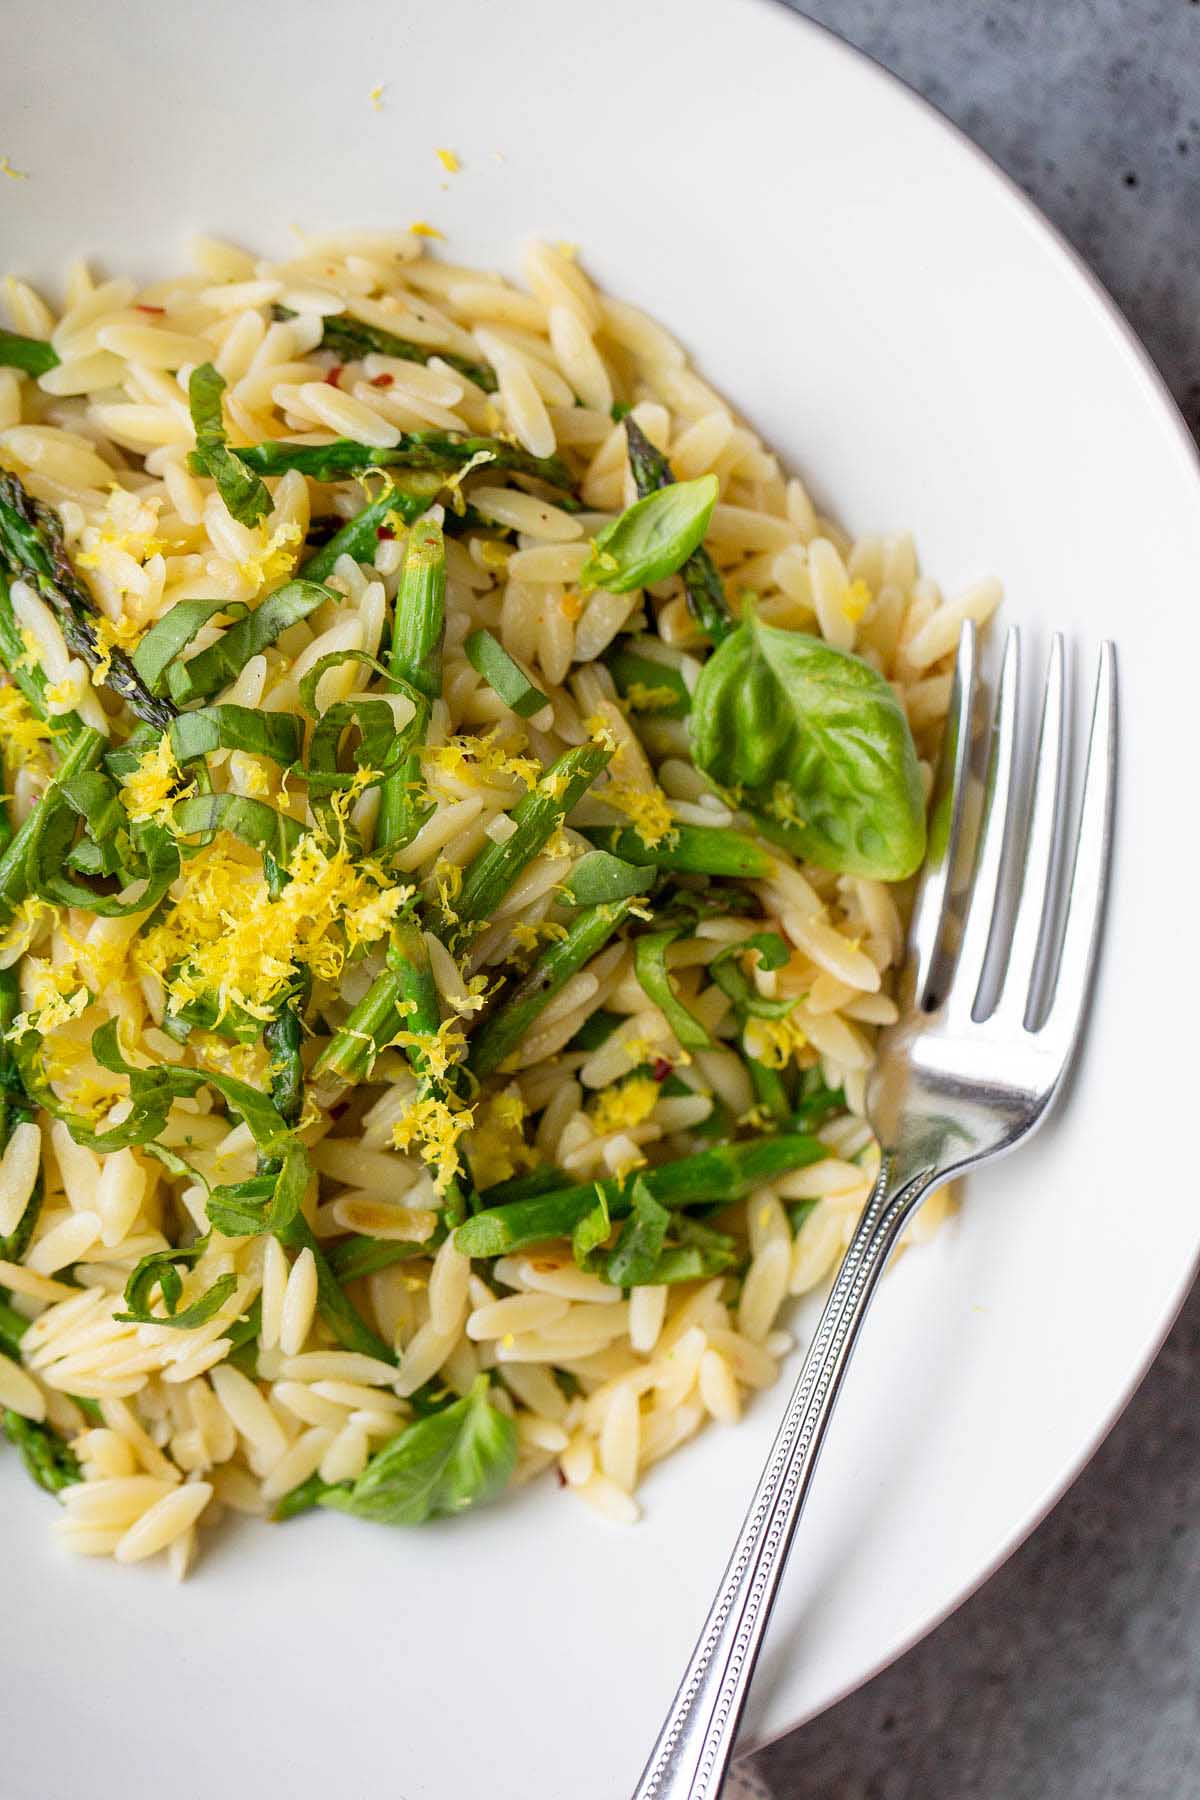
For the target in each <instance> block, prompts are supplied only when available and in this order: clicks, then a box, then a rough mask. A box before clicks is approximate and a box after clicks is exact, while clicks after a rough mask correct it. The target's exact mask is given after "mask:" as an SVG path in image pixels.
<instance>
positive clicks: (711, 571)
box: [625, 417, 737, 644]
mask: <svg viewBox="0 0 1200 1800" xmlns="http://www.w3.org/2000/svg"><path fill="white" fill-rule="evenodd" d="M625 436H626V437H627V438H628V440H629V466H630V468H631V469H632V470H633V479H634V482H635V483H636V485H637V491H638V495H639V497H640V498H642V499H644V498H645V496H646V495H647V494H653V493H654V492H655V491H656V490H657V489H658V488H664V487H670V486H671V484H672V483H673V482H674V480H675V476H674V474H673V473H672V471H671V465H670V463H669V462H668V461H667V459H666V457H665V456H664V455H663V453H662V451H661V450H656V449H655V447H654V445H653V444H652V443H651V442H650V439H649V438H648V437H647V436H646V434H645V432H644V431H643V430H642V429H641V427H640V426H639V425H638V423H637V421H636V419H633V418H630V417H626V419H625ZM680 574H681V576H682V577H683V587H684V592H685V593H686V594H687V599H688V606H689V607H690V609H691V613H692V617H693V618H694V619H695V621H696V623H697V625H699V627H700V629H701V631H703V632H705V633H706V634H707V636H709V637H710V638H711V639H712V641H713V643H714V644H719V643H720V642H721V640H722V638H726V637H728V636H729V633H730V632H731V631H732V630H733V628H734V626H735V625H736V623H737V621H736V619H735V618H734V616H733V614H732V613H731V612H730V610H729V602H728V600H727V599H726V598H725V584H724V582H723V581H722V580H721V577H720V575H719V574H718V572H717V567H716V564H715V563H714V562H713V559H712V557H711V556H710V555H709V554H708V551H707V550H706V549H705V548H704V546H703V544H701V545H700V548H699V549H698V550H693V551H692V554H691V555H690V556H689V557H688V559H687V561H686V562H685V563H684V565H683V568H682V569H681V570H680Z"/></svg>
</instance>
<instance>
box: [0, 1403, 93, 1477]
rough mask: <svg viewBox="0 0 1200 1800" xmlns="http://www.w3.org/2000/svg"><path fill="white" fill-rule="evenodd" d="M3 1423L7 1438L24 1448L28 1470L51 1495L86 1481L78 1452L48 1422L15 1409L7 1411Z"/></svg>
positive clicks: (22, 1456) (21, 1451)
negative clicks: (36, 1422)
mask: <svg viewBox="0 0 1200 1800" xmlns="http://www.w3.org/2000/svg"><path fill="white" fill-rule="evenodd" d="M3 1424H4V1435H5V1437H6V1438H7V1439H8V1441H9V1443H10V1444H12V1445H14V1446H15V1448H16V1449H17V1450H19V1451H20V1453H21V1461H22V1462H23V1463H24V1464H25V1467H26V1469H27V1471H28V1472H29V1474H30V1475H32V1477H33V1479H34V1480H35V1481H36V1482H37V1484H38V1486H39V1487H40V1488H45V1490H46V1492H47V1493H48V1494H61V1492H62V1490H63V1489H64V1488H65V1487H73V1486H74V1485H75V1483H76V1482H77V1481H82V1480H83V1470H82V1469H81V1468H80V1466H79V1459H78V1457H77V1456H76V1455H75V1452H74V1451H73V1450H72V1449H71V1446H70V1445H69V1444H64V1442H63V1440H62V1439H61V1438H60V1437H59V1435H58V1433H57V1432H55V1431H51V1429H50V1427H49V1426H48V1425H36V1424H35V1423H34V1421H33V1420H32V1419H23V1418H22V1417H21V1414H20V1413H17V1412H13V1411H12V1409H11V1408H9V1409H7V1410H6V1411H5V1413H4V1415H3Z"/></svg>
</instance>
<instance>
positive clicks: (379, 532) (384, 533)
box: [375, 525, 396, 538]
mask: <svg viewBox="0 0 1200 1800" xmlns="http://www.w3.org/2000/svg"><path fill="white" fill-rule="evenodd" d="M395 535H396V534H395V532H394V531H393V530H392V528H391V526H390V525H377V526H376V527H375V536H376V537H377V538H394V537H395Z"/></svg>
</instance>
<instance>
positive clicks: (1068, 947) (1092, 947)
mask: <svg viewBox="0 0 1200 1800" xmlns="http://www.w3.org/2000/svg"><path fill="white" fill-rule="evenodd" d="M1116 774H1117V659H1116V652H1115V650H1114V648H1113V645H1112V643H1111V642H1109V641H1107V640H1106V641H1105V643H1104V644H1102V645H1101V648H1100V666H1099V668H1098V670H1097V673H1096V698H1095V702H1094V704H1093V707H1092V728H1091V732H1090V735H1089V739H1088V759H1087V773H1086V775H1085V777H1084V788H1083V805H1082V807H1081V809H1080V815H1079V834H1078V836H1077V838H1076V840H1075V861H1074V866H1073V868H1072V871H1071V890H1070V897H1069V900H1068V903H1067V922H1066V926H1065V927H1064V930H1063V941H1062V951H1061V954H1060V956H1059V961H1058V973H1057V975H1056V977H1055V983H1054V988H1053V998H1052V1000H1051V1002H1050V1009H1049V1011H1048V1013H1047V1015H1046V1020H1045V1023H1044V1025H1042V1027H1041V1028H1040V1030H1039V1033H1038V1036H1039V1037H1040V1038H1042V1039H1043V1040H1044V1041H1047V1042H1049V1043H1050V1044H1051V1045H1052V1046H1053V1047H1054V1048H1055V1049H1057V1050H1058V1051H1059V1054H1060V1056H1061V1059H1062V1063H1063V1065H1064V1066H1065V1064H1066V1059H1067V1057H1068V1055H1069V1054H1070V1051H1071V1046H1072V1044H1073V1043H1074V1041H1075V1036H1076V1033H1077V1032H1078V1030H1079V1026H1080V1023H1081V1021H1082V1019H1083V1011H1084V1005H1085V1002H1086V1000H1087V995H1088V989H1089V987H1090V985H1091V975H1092V964H1093V962H1094V960H1095V955H1096V946H1097V943H1098V942H1099V936H1100V920H1101V916H1102V913H1103V908H1104V891H1105V887H1106V885H1107V881H1108V867H1109V857H1110V850H1111V846H1112V819H1113V804H1114V801H1115V798H1116V787H1117V782H1116Z"/></svg>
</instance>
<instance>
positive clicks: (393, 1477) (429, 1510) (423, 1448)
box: [321, 1375, 517, 1525]
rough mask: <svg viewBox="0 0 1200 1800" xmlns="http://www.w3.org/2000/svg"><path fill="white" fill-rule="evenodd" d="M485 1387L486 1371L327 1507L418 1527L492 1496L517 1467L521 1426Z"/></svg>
mask: <svg viewBox="0 0 1200 1800" xmlns="http://www.w3.org/2000/svg"><path fill="white" fill-rule="evenodd" d="M487 1387H488V1382H487V1376H486V1375H481V1376H480V1377H479V1378H478V1380H477V1381H476V1382H475V1383H474V1385H473V1386H472V1388H471V1390H470V1392H469V1393H468V1394H466V1395H464V1397H463V1398H462V1399H461V1400H457V1401H455V1403H454V1404H453V1405H452V1406H448V1407H446V1408H445V1410H444V1411H443V1412H439V1413H433V1414H431V1415H430V1416H429V1417H428V1418H425V1419H419V1420H417V1422H416V1423H415V1424H412V1425H409V1426H406V1427H405V1429H404V1430H403V1431H401V1432H400V1433H399V1434H398V1436H396V1437H394V1438H392V1439H391V1441H390V1443H387V1444H385V1445H384V1446H383V1448H382V1449H381V1450H379V1451H377V1452H376V1454H375V1455H374V1456H373V1457H372V1458H371V1460H370V1462H369V1463H368V1464H367V1466H366V1468H365V1469H364V1470H363V1472H362V1474H361V1475H360V1476H359V1478H358V1480H357V1481H356V1482H354V1483H353V1484H352V1485H351V1486H350V1487H348V1488H340V1487H339V1488H334V1489H332V1490H331V1491H330V1492H328V1493H325V1494H323V1495H322V1496H321V1505H322V1506H331V1507H336V1508H337V1510H338V1511H340V1512H348V1513H353V1514H354V1516H355V1517H356V1518H359V1519H371V1520H373V1521H374V1522H375V1523H376V1524H379V1525H420V1524H423V1523H424V1521H425V1520H426V1519H435V1518H439V1517H447V1516H449V1515H452V1514H454V1513H461V1512H466V1511H467V1509H468V1508H469V1507H472V1506H480V1505H482V1504H483V1503H484V1502H485V1501H487V1500H490V1499H492V1498H493V1496H494V1495H496V1494H498V1493H499V1492H500V1490H501V1488H503V1487H505V1486H506V1485H507V1483H508V1479H509V1477H510V1476H511V1474H512V1472H513V1469H514V1467H515V1465H516V1460H517V1428H516V1426H515V1425H514V1424H513V1422H512V1420H511V1419H510V1418H509V1417H508V1415H507V1414H506V1413H502V1412H501V1411H500V1410H499V1409H498V1408H497V1407H494V1406H492V1405H490V1404H489V1402H488V1399H487Z"/></svg>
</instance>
